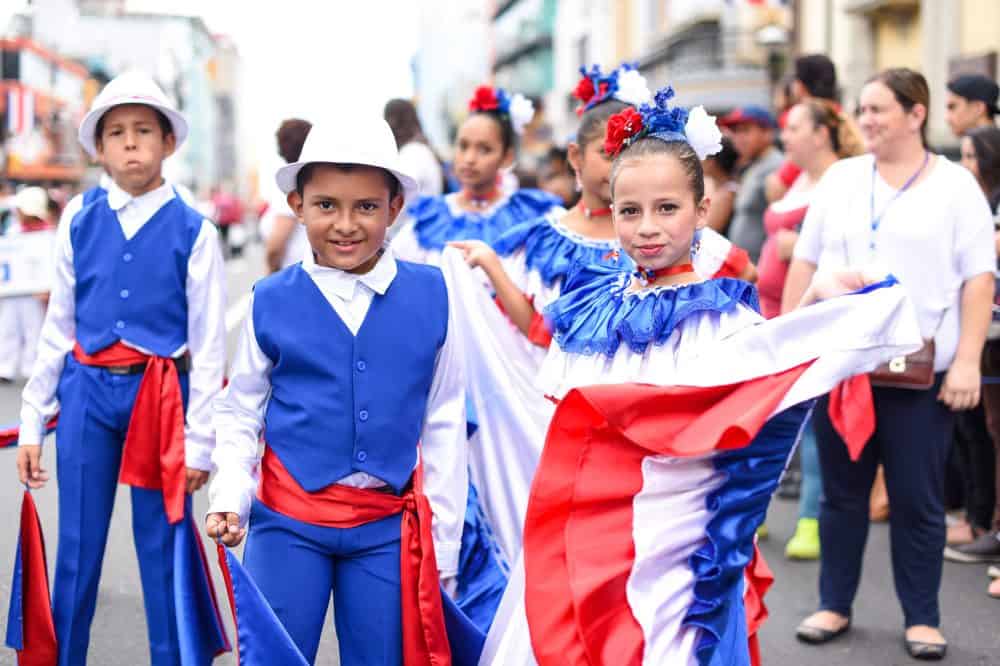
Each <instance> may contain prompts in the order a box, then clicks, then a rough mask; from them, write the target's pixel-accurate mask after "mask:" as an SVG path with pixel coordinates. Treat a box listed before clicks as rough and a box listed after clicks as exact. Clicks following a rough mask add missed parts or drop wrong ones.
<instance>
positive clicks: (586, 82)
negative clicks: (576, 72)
mask: <svg viewBox="0 0 1000 666" xmlns="http://www.w3.org/2000/svg"><path fill="white" fill-rule="evenodd" d="M596 92H597V90H595V89H594V82H593V81H591V80H590V77H589V76H585V77H583V78H582V79H580V82H579V83H578V84H576V89H575V90H573V97H576V98H577V99H578V100H580V101H581V102H582V103H583V104H586V103H587V102H589V101H590V100H592V99H593V98H594V94H595V93H596Z"/></svg>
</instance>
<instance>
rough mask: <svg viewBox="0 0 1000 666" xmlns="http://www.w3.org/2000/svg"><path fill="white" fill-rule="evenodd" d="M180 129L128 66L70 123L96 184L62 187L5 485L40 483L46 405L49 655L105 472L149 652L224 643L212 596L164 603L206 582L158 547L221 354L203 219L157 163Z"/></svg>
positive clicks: (64, 632) (184, 517)
mask: <svg viewBox="0 0 1000 666" xmlns="http://www.w3.org/2000/svg"><path fill="white" fill-rule="evenodd" d="M187 129H188V126H187V122H186V121H185V119H184V117H183V116H182V115H181V114H180V113H179V112H178V111H177V110H176V109H175V108H174V107H173V105H172V104H171V103H170V102H169V101H168V100H167V99H166V97H165V96H164V94H163V92H162V91H161V90H160V89H159V88H158V87H157V86H156V84H155V83H154V82H153V80H152V79H151V78H149V77H148V76H146V75H145V74H141V73H138V72H127V73H124V74H122V75H120V76H118V77H116V78H115V79H114V80H112V81H111V82H110V83H108V85H107V86H106V87H105V88H104V90H102V91H101V93H100V94H99V95H98V96H97V97H96V98H95V99H94V103H93V106H92V107H91V110H90V112H89V113H88V114H87V115H86V116H85V117H84V119H83V122H82V123H81V125H80V131H79V140H80V143H81V144H82V145H83V147H84V149H85V150H86V151H87V152H88V153H89V154H90V155H91V156H93V157H95V158H97V159H99V161H100V162H101V164H102V165H103V166H104V168H105V169H106V170H107V172H108V174H109V175H110V178H111V182H110V183H109V184H108V189H107V191H106V193H104V194H100V195H90V196H84V197H79V198H76V199H74V200H73V201H71V202H70V203H69V204H68V205H67V209H66V210H65V211H64V212H63V218H64V222H63V224H61V225H60V227H59V230H58V236H57V255H56V277H55V281H54V284H53V288H52V293H51V297H50V300H49V309H48V312H47V313H46V316H45V322H44V324H43V325H42V332H41V336H40V341H39V348H38V360H37V362H36V363H35V368H34V371H33V372H32V376H31V379H30V380H29V381H28V384H27V385H26V386H25V388H24V393H23V404H22V408H21V428H20V440H19V445H20V446H19V449H18V456H17V467H18V474H19V477H20V480H21V482H22V483H25V484H27V485H28V486H30V487H31V488H40V487H41V486H43V485H44V484H45V482H46V480H47V479H48V473H47V472H46V471H45V470H44V469H43V468H42V467H41V456H42V447H41V444H42V438H43V435H44V428H45V424H46V422H47V421H48V420H49V419H50V418H51V417H52V416H53V415H54V414H55V413H56V412H57V411H58V412H59V425H58V427H57V430H56V441H57V442H58V446H57V447H56V460H57V465H58V469H59V546H58V550H57V553H56V565H55V581H54V585H53V591H52V604H53V609H52V610H53V617H54V620H55V631H56V638H57V639H58V642H59V664H61V665H68V664H84V663H86V659H87V646H88V644H89V642H90V625H91V622H92V620H93V617H94V611H95V607H96V604H97V592H98V583H99V581H100V575H101V564H102V561H103V558H104V547H105V544H106V542H107V536H108V527H109V524H110V521H111V512H112V509H113V507H114V500H115V491H116V487H117V483H118V481H119V480H120V481H121V482H123V483H127V484H129V485H130V486H132V488H131V497H132V524H133V530H134V539H135V547H136V553H137V555H138V558H139V573H140V575H141V577H142V586H143V600H144V602H145V608H146V624H147V630H148V632H149V644H150V648H149V649H150V657H151V662H152V663H153V664H154V665H159V664H177V663H180V662H181V660H182V659H183V660H184V661H185V663H204V664H207V663H209V662H210V661H211V659H212V658H213V657H214V655H215V654H216V653H217V652H218V651H219V650H220V649H224V648H225V647H227V646H225V639H224V637H223V636H222V634H221V625H219V624H218V615H217V613H216V611H215V609H214V608H210V609H207V611H206V613H207V615H202V616H197V615H196V616H194V617H192V616H189V615H188V614H187V613H185V614H181V613H179V612H178V607H179V606H180V605H181V604H184V605H185V606H186V605H187V604H188V603H189V602H190V600H191V598H199V597H201V593H198V592H195V591H194V588H192V587H191V586H192V585H193V586H198V587H200V588H201V589H202V590H203V591H204V590H210V581H209V580H208V579H207V578H204V579H202V578H198V576H199V575H204V568H203V566H202V564H201V562H200V561H198V562H196V563H194V564H192V565H191V566H189V567H188V568H187V569H186V570H187V571H189V572H191V573H193V574H195V575H194V577H193V578H192V580H191V581H183V580H180V577H181V576H182V575H183V570H181V568H180V567H175V561H176V560H175V558H174V557H172V556H165V555H164V553H174V549H175V544H177V543H178V540H179V539H182V538H190V536H191V534H190V532H191V525H190V522H189V521H190V520H191V497H190V496H191V495H192V494H193V493H194V492H195V491H197V490H198V489H199V488H200V487H201V486H202V485H204V484H205V482H206V481H207V480H208V475H209V470H211V468H212V464H211V461H210V458H211V453H212V448H213V447H214V444H215V439H214V435H213V432H212V424H211V415H210V405H211V400H212V398H213V396H214V395H215V394H216V393H217V392H218V391H219V389H220V388H221V387H222V379H223V368H224V365H225V362H226V351H225V337H226V330H225V312H226V304H225V272H224V266H223V261H222V252H221V248H220V245H219V238H218V232H217V231H216V229H215V226H214V225H213V224H212V223H211V222H210V221H209V220H206V219H204V218H203V217H202V216H201V215H200V214H198V213H197V212H195V211H194V210H193V209H191V208H190V207H188V206H187V204H185V203H184V202H183V201H182V200H181V198H180V197H179V196H178V195H177V193H176V191H175V190H174V188H173V187H172V186H171V185H170V184H168V183H166V182H165V181H164V179H163V175H162V169H163V161H164V160H165V159H166V158H167V157H168V156H170V155H171V154H172V153H173V152H174V151H175V150H176V149H177V147H178V146H180V145H181V144H182V143H183V142H184V139H185V138H186V136H187ZM198 547H200V544H199V545H198ZM194 556H195V557H197V554H195V555H194ZM210 597H211V595H208V596H206V597H204V598H206V599H208V598H210ZM212 600H213V602H214V598H212ZM205 622H209V623H212V622H215V623H216V625H215V627H214V629H213V630H212V631H210V632H209V633H208V634H202V633H200V632H203V631H205V629H206V627H205V626H204V623H205ZM209 634H211V635H209ZM202 640H204V642H201V641H202ZM192 642H194V643H195V644H196V646H195V648H194V649H195V650H196V651H197V653H198V654H197V655H193V654H192V653H191V652H190V651H189V650H190V648H191V645H192Z"/></svg>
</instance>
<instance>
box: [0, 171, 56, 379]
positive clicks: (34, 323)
mask: <svg viewBox="0 0 1000 666" xmlns="http://www.w3.org/2000/svg"><path fill="white" fill-rule="evenodd" d="M14 211H15V213H16V220H15V222H14V225H13V227H12V231H11V232H8V234H9V235H14V234H30V233H37V232H40V231H51V230H52V229H54V228H55V227H54V225H53V224H52V222H50V217H49V214H50V212H49V197H48V195H47V194H46V193H45V190H44V189H43V188H41V187H25V188H23V189H22V190H21V191H19V192H18V193H17V194H16V195H15V196H14ZM48 299H49V295H48V292H45V293H39V294H27V295H24V296H9V297H7V298H0V383H7V384H9V383H10V382H12V381H13V380H14V379H15V378H17V377H18V376H21V377H30V376H31V369H32V367H33V366H34V365H35V353H36V351H37V349H38V335H39V333H40V332H41V330H42V320H43V319H44V318H45V304H46V303H47V302H48Z"/></svg>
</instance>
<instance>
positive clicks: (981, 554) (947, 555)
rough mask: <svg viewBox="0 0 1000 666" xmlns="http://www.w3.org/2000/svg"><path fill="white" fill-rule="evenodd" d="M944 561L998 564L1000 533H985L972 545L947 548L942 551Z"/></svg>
mask: <svg viewBox="0 0 1000 666" xmlns="http://www.w3.org/2000/svg"><path fill="white" fill-rule="evenodd" d="M944 559H946V560H949V561H951V562H963V563H966V564H970V563H980V562H1000V532H987V533H986V534H983V535H981V536H980V537H978V538H977V539H976V540H975V541H973V542H972V543H965V544H962V545H961V546H948V547H946V548H945V549H944Z"/></svg>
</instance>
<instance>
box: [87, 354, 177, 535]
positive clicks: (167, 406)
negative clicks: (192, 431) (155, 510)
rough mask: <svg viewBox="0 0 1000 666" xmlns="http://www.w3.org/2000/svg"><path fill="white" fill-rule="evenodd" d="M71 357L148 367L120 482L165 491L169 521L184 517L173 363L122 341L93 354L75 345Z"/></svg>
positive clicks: (94, 362)
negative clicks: (133, 347)
mask: <svg viewBox="0 0 1000 666" xmlns="http://www.w3.org/2000/svg"><path fill="white" fill-rule="evenodd" d="M73 358H75V359H76V360H77V361H78V362H80V363H81V364H83V365H90V366H95V367H105V368H107V367H113V366H121V365H135V364H138V363H145V364H146V371H145V373H143V376H142V382H141V383H140V384H139V392H138V393H137V394H136V396H135V404H134V405H133V406H132V416H131V417H130V418H129V423H128V433H127V434H126V435H125V449H124V451H122V465H121V471H120V472H119V475H118V480H119V481H121V482H122V483H125V484H128V485H130V486H136V487H138V488H146V489H148V490H161V491H163V504H164V506H165V508H166V513H167V521H168V522H169V523H170V524H171V525H174V524H176V523H179V522H180V521H181V520H182V519H183V518H184V495H185V490H186V485H187V473H186V466H185V462H184V400H183V397H182V395H181V384H180V379H179V378H178V375H177V367H176V366H175V365H174V361H173V359H170V358H164V357H162V356H147V355H146V354H143V353H142V352H140V351H138V350H136V349H132V348H131V347H128V346H126V345H124V344H122V343H121V342H117V343H115V344H113V345H111V346H110V347H108V348H106V349H102V350H101V351H99V352H97V353H96V354H94V355H92V356H91V355H88V354H87V353H86V352H85V351H83V348H82V347H80V345H79V343H77V344H76V346H75V347H73Z"/></svg>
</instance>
